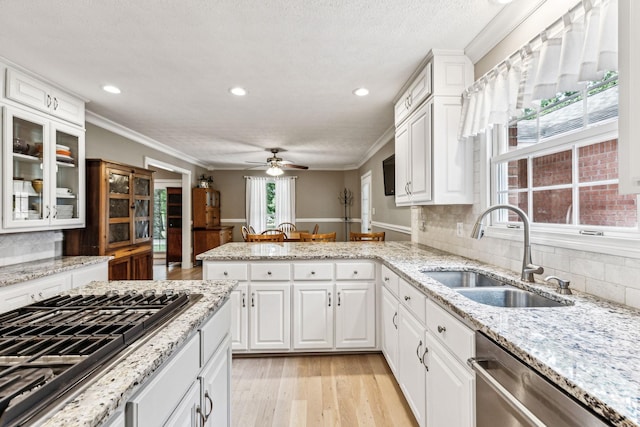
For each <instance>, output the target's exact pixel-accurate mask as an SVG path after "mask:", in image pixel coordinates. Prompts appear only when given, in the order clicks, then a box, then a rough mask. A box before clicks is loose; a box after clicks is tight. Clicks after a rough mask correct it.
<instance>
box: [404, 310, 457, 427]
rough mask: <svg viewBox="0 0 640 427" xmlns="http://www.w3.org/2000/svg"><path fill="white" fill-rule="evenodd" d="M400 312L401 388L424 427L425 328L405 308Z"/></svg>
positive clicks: (419, 422) (419, 423)
mask: <svg viewBox="0 0 640 427" xmlns="http://www.w3.org/2000/svg"><path fill="white" fill-rule="evenodd" d="M399 311H400V314H399V319H400V320H399V321H400V323H399V326H398V336H399V339H398V371H399V373H400V375H399V383H400V388H401V389H402V392H403V393H404V397H405V398H406V399H407V403H408V404H409V407H410V408H411V411H412V412H413V415H414V416H415V417H416V420H417V421H418V425H420V426H424V425H425V404H426V400H425V394H426V376H425V371H426V369H425V367H424V365H423V364H422V356H423V355H424V351H425V344H424V333H425V328H424V326H422V325H421V324H420V323H419V322H418V321H417V320H416V319H415V317H413V315H412V314H411V313H410V312H409V311H408V310H407V309H406V308H404V307H403V306H400V309H399ZM434 425H436V424H434ZM443 425H448V424H447V423H445V424H443Z"/></svg>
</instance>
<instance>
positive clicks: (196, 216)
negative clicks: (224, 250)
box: [191, 188, 233, 264]
mask: <svg viewBox="0 0 640 427" xmlns="http://www.w3.org/2000/svg"><path fill="white" fill-rule="evenodd" d="M191 205H192V208H193V262H194V264H195V262H196V255H198V254H201V253H203V252H206V251H208V250H209V249H213V248H217V247H218V246H220V245H224V244H225V243H227V242H231V241H233V226H221V225H220V192H219V191H217V190H214V189H213V188H194V189H193V192H192V201H191Z"/></svg>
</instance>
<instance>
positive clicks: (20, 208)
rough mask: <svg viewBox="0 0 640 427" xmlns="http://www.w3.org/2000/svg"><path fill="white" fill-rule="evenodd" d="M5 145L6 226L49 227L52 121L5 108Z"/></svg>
mask: <svg viewBox="0 0 640 427" xmlns="http://www.w3.org/2000/svg"><path fill="white" fill-rule="evenodd" d="M3 139H4V144H3V152H4V155H3V159H4V160H3V161H4V164H3V176H2V178H3V183H4V201H3V211H4V212H3V213H4V215H3V225H4V227H5V228H12V229H17V228H25V229H28V228H34V227H45V226H48V225H49V223H50V218H51V215H52V201H51V197H50V195H51V191H52V190H51V189H52V188H53V186H54V184H53V183H52V182H51V172H50V169H51V165H52V160H51V158H50V156H51V153H52V152H53V151H52V150H51V148H50V144H51V141H50V133H49V121H47V120H46V119H44V118H42V117H40V116H37V115H35V114H31V113H27V112H23V111H21V110H18V109H12V108H5V115H4V138H3Z"/></svg>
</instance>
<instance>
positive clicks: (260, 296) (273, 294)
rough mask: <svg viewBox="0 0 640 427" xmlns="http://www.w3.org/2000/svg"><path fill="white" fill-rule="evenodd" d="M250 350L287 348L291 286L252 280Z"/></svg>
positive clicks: (288, 347)
mask: <svg viewBox="0 0 640 427" xmlns="http://www.w3.org/2000/svg"><path fill="white" fill-rule="evenodd" d="M250 290H251V314H250V322H251V327H250V331H249V337H250V342H251V350H289V349H290V348H291V286H290V285H289V283H288V282H286V283H271V282H269V283H255V284H254V283H252V284H251V285H250Z"/></svg>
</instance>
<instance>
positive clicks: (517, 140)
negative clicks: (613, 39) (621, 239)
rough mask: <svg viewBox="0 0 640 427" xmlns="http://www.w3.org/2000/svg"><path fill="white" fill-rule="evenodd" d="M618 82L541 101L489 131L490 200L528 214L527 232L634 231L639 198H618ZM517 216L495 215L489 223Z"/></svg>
mask: <svg viewBox="0 0 640 427" xmlns="http://www.w3.org/2000/svg"><path fill="white" fill-rule="evenodd" d="M617 116H618V76H617V74H616V73H613V72H609V73H606V75H605V77H604V78H603V79H602V80H601V81H598V82H592V83H591V84H589V85H587V87H586V88H585V89H584V90H582V91H578V92H566V93H561V94H558V95H557V96H556V97H554V98H552V99H545V100H542V101H541V102H540V106H539V107H537V108H535V109H525V110H524V112H523V114H522V115H520V116H519V117H517V118H516V119H514V120H512V121H511V122H510V123H509V127H508V129H507V130H505V129H504V127H501V126H496V127H495V128H494V130H493V139H494V147H493V152H494V153H496V155H495V156H494V157H493V158H492V161H491V164H492V180H493V186H492V188H493V191H492V193H493V194H492V198H493V202H494V203H508V204H512V205H515V206H518V207H520V208H521V209H522V210H524V211H525V212H527V214H528V215H529V217H530V219H531V222H532V224H533V227H532V228H534V229H535V228H538V229H546V230H555V231H562V232H570V233H578V232H579V233H581V234H593V235H605V234H609V235H615V234H616V233H620V232H624V233H625V234H626V235H627V236H628V233H629V232H632V233H633V232H635V233H638V198H637V196H635V195H622V196H621V195H619V194H618V157H617V156H618V141H617V134H618V130H617ZM518 221H519V218H518V217H517V216H516V215H515V214H512V213H510V212H506V211H498V212H497V213H496V215H495V216H494V225H503V226H505V225H509V224H510V225H511V226H513V225H515V224H517V222H518Z"/></svg>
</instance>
